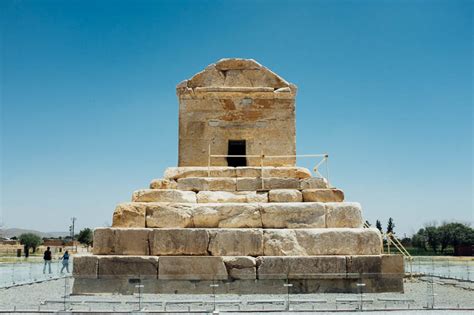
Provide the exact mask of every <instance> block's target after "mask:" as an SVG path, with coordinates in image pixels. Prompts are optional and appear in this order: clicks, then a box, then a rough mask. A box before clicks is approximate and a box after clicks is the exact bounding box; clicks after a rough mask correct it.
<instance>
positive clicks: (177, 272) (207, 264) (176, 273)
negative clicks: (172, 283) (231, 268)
mask: <svg viewBox="0 0 474 315" xmlns="http://www.w3.org/2000/svg"><path fill="white" fill-rule="evenodd" d="M227 278H228V274H227V269H226V267H225V264H224V262H223V260H222V257H211V256H208V257H206V256H194V257H184V256H181V257H180V256H174V257H172V256H169V257H160V259H159V268H158V279H163V280H226V279H227Z"/></svg>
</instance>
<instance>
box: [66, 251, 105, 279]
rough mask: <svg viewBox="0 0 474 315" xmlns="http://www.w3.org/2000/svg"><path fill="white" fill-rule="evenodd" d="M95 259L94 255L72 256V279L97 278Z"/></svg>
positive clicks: (96, 262) (96, 261) (96, 259)
mask: <svg viewBox="0 0 474 315" xmlns="http://www.w3.org/2000/svg"><path fill="white" fill-rule="evenodd" d="M97 257H98V256H95V255H77V256H74V260H73V263H74V267H73V269H72V274H73V276H74V278H90V279H95V278H97V275H98V266H99V264H98V258H97Z"/></svg>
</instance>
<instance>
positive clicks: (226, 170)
mask: <svg viewBox="0 0 474 315" xmlns="http://www.w3.org/2000/svg"><path fill="white" fill-rule="evenodd" d="M235 176H236V173H235V168H234V167H220V166H211V167H210V168H207V167H198V166H196V167H190V166H188V167H186V166H184V167H168V168H167V169H166V170H165V174H164V177H165V178H166V179H171V180H177V179H179V178H185V177H235Z"/></svg>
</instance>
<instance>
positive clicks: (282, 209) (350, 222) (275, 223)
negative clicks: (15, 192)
mask: <svg viewBox="0 0 474 315" xmlns="http://www.w3.org/2000/svg"><path fill="white" fill-rule="evenodd" d="M112 226H113V227H137V228H144V227H148V228H361V227H362V226H363V220H362V209H361V206H360V204H359V203H357V202H329V203H323V202H280V203H276V202H275V203H266V202H252V203H194V204H193V203H162V202H131V203H122V204H119V205H118V206H117V207H116V209H115V212H114V215H113V221H112Z"/></svg>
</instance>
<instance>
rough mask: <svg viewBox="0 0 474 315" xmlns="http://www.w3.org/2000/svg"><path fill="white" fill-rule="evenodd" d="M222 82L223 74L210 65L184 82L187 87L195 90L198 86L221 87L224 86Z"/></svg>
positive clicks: (223, 79)
mask: <svg viewBox="0 0 474 315" xmlns="http://www.w3.org/2000/svg"><path fill="white" fill-rule="evenodd" d="M224 81H225V76H224V74H223V73H222V72H221V71H219V70H218V69H217V68H216V67H215V65H213V64H212V65H209V66H207V67H206V69H205V70H204V71H201V72H199V73H196V74H195V75H194V76H193V77H192V78H191V79H189V80H187V81H185V82H186V86H187V87H189V88H196V87H200V86H222V85H224Z"/></svg>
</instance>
